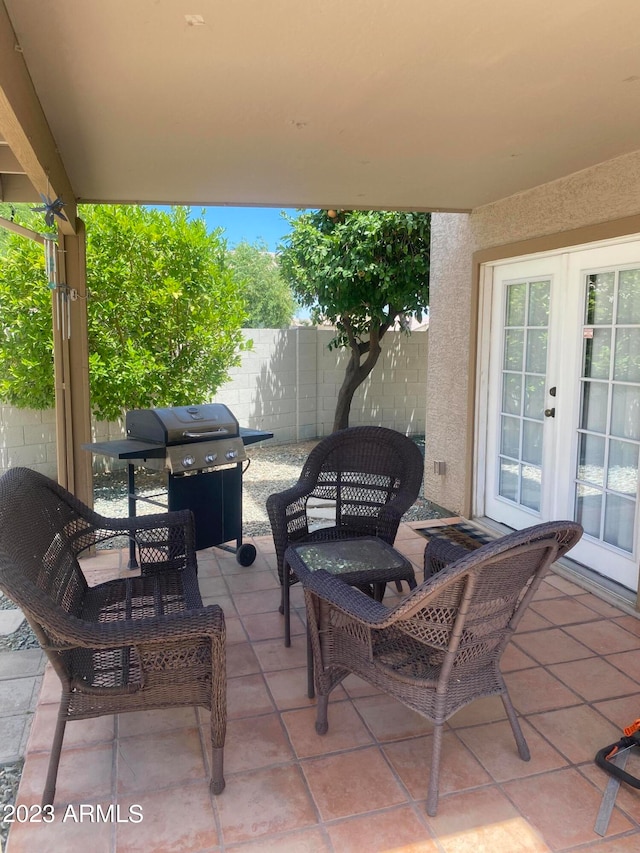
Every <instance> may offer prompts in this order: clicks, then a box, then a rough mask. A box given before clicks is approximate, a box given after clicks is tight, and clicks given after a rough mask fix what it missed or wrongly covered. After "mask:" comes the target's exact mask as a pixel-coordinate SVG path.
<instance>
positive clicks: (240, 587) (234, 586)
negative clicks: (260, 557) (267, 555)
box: [227, 563, 280, 595]
mask: <svg viewBox="0 0 640 853" xmlns="http://www.w3.org/2000/svg"><path fill="white" fill-rule="evenodd" d="M246 571H247V574H244V575H241V574H237V575H228V576H227V586H228V587H229V591H230V592H231V594H232V595H237V594H238V593H243V592H258V591H260V590H266V589H269V590H271V589H277V590H278V593H280V581H279V580H278V578H277V577H276V576H275V575H274V574H273V572H272V571H271V569H269V568H266V569H265V570H264V571H258V570H256V568H255V563H254V564H253V566H251V567H250V568H249V569H247V570H246Z"/></svg>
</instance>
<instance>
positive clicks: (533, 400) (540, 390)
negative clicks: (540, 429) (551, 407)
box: [524, 374, 545, 420]
mask: <svg viewBox="0 0 640 853" xmlns="http://www.w3.org/2000/svg"><path fill="white" fill-rule="evenodd" d="M544 385H545V381H544V376H530V375H528V374H527V375H526V376H525V377H524V416H525V417H526V418H536V420H542V418H543V417H544Z"/></svg>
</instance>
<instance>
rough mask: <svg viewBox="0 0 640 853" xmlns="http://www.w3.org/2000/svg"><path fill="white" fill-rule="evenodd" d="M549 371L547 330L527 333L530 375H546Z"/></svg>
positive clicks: (535, 330)
mask: <svg viewBox="0 0 640 853" xmlns="http://www.w3.org/2000/svg"><path fill="white" fill-rule="evenodd" d="M546 369H547V330H546V329H529V330H528V331H527V363H526V367H525V370H527V371H528V372H529V373H544V372H545V371H546Z"/></svg>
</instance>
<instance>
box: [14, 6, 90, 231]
mask: <svg viewBox="0 0 640 853" xmlns="http://www.w3.org/2000/svg"><path fill="white" fill-rule="evenodd" d="M0 135H2V137H3V138H4V141H6V142H7V143H8V145H9V148H10V149H11V151H12V152H13V154H14V155H15V157H16V158H17V160H18V162H19V163H20V165H21V166H22V168H23V171H24V172H25V173H26V175H27V177H28V178H29V181H30V182H31V184H32V185H33V187H34V188H35V190H36V191H37V192H38V193H43V194H44V195H48V196H49V197H50V198H51V199H54V198H61V199H63V200H64V214H65V216H66V217H67V219H68V222H64V221H63V220H61V219H58V218H56V224H57V225H58V226H59V228H60V230H61V231H62V232H63V233H64V234H75V233H76V198H75V194H74V192H73V190H72V187H71V182H70V181H69V177H68V175H67V173H66V170H65V168H64V164H63V162H62V160H61V158H60V155H59V153H58V150H57V148H56V142H55V139H54V138H53V134H52V133H51V129H50V128H49V124H48V122H47V119H46V117H45V115H44V112H43V109H42V106H41V104H40V101H39V100H38V96H37V94H36V91H35V89H34V87H33V83H32V82H31V77H30V75H29V70H28V69H27V66H26V63H25V61H24V57H23V55H22V50H21V48H20V45H19V43H18V40H17V38H16V35H15V32H14V30H13V26H12V25H11V20H10V19H9V15H8V13H7V9H6V6H5V4H4V0H0ZM5 200H7V201H8V200H9V199H7V198H6V193H5ZM11 200H12V201H31V200H32V199H31V198H27V197H25V198H24V199H11Z"/></svg>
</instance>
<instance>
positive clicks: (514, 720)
mask: <svg viewBox="0 0 640 853" xmlns="http://www.w3.org/2000/svg"><path fill="white" fill-rule="evenodd" d="M502 704H503V705H504V710H505V711H506V712H507V718H508V720H509V722H510V723H511V731H512V732H513V736H514V738H515V741H516V745H517V747H518V754H519V755H520V758H521V759H522V760H523V761H529V759H530V758H531V753H530V752H529V746H528V744H527V741H526V739H525V736H524V735H523V734H522V729H521V728H520V723H519V721H518V715H517V714H516V712H515V708H514V707H513V704H512V702H511V697H510V696H509V694H508V693H507V692H506V688H505V692H504V693H503V694H502Z"/></svg>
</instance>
